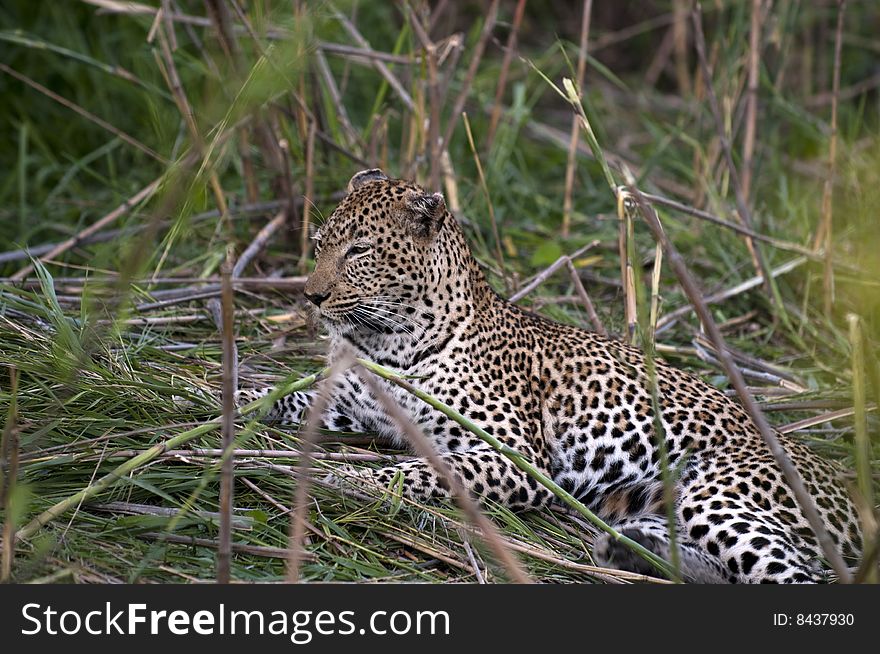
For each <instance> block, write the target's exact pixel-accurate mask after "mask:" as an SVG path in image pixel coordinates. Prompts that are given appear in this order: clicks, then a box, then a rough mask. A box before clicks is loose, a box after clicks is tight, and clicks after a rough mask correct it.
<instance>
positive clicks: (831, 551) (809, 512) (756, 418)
mask: <svg viewBox="0 0 880 654" xmlns="http://www.w3.org/2000/svg"><path fill="white" fill-rule="evenodd" d="M698 39H699V36H698ZM627 181H629V182H630V186H629V193H630V194H631V197H632V198H634V199H635V201H636V204H637V206H638V208H639V211H640V212H641V214H642V217H643V218H644V220H645V223H646V224H647V225H648V227H649V228H650V229H651V232H653V234H654V238H655V239H656V240H657V242H659V243H661V244H662V246H663V250H664V252H665V253H666V258H667V260H668V261H669V265H670V266H671V267H672V270H673V271H674V272H675V275H676V277H678V281H679V283H680V284H681V287H682V289H683V290H684V292H685V294H686V295H687V296H688V299H689V300H690V301H691V304H692V305H693V307H694V310H695V311H696V313H697V315H698V316H699V318H700V322H701V323H702V325H703V329H704V330H705V332H706V334H707V335H708V337H709V340H711V341H712V344H713V345H714V346H715V350H716V353H717V356H718V359H719V361H720V362H721V365H722V366H723V368H724V371H725V373H726V374H727V377H728V379H730V382H731V384H732V386H733V387H734V388H735V389H736V392H737V395H738V396H739V398H740V401H741V402H742V405H743V408H744V409H745V410H746V412H747V413H748V414H749V416H750V417H751V419H752V421H753V422H754V424H755V427H756V428H757V429H758V432H759V433H760V434H761V438H762V439H763V440H764V443H765V444H766V445H767V448H768V449H769V450H770V452H771V454H772V455H773V458H774V459H776V461H777V463H778V464H779V467H780V469H781V470H782V473H783V475H784V477H785V480H786V482H787V483H788V486H789V488H791V491H792V494H793V495H794V496H795V499H796V500H797V503H798V506H799V507H800V509H801V512H802V513H803V515H804V518H806V520H807V522H808V523H809V525H810V527H811V528H812V530H813V533H814V534H815V535H816V540H817V541H818V543H819V546H820V547H821V548H822V552H823V553H824V554H825V558H826V559H827V560H828V562H829V563H830V564H831V567H832V568H833V569H834V571H835V573H837V576H838V579H839V580H840V581H841V582H843V583H848V582H849V581H850V580H851V575H850V573H849V569H848V568H847V566H846V564H845V563H844V560H843V557H842V556H841V554H840V552H839V551H838V549H837V547H836V546H835V544H834V541H832V540H831V536H830V535H829V534H828V530H827V529H825V525H824V523H823V522H822V518H821V517H820V516H819V513H818V511H817V510H816V505H815V503H814V502H813V498H812V497H811V496H810V494H809V493H808V492H807V489H806V487H805V486H804V482H803V479H802V478H801V476H800V473H799V472H798V470H797V468H796V467H795V466H794V464H793V463H792V461H791V459H790V458H789V456H788V454H786V452H785V450H783V449H782V446H781V445H780V444H779V439H778V438H776V435H775V434H774V432H773V428H772V427H771V426H770V424H769V423H768V422H767V419H766V418H765V417H764V414H763V413H762V412H761V409H760V407H759V406H758V404H757V402H756V401H755V398H754V397H753V396H752V394H751V393H750V392H749V390H748V388H747V386H746V383H745V380H744V379H743V376H742V374H741V373H740V371H739V368H737V366H736V364H735V363H734V362H733V359H732V357H731V355H730V352H729V351H728V349H727V345H726V343H725V341H724V336H722V334H721V331H720V330H719V329H718V326H717V325H716V324H715V320H714V319H713V318H712V313H711V312H710V311H709V307H708V304H707V303H706V301H705V299H704V298H703V294H702V293H701V291H700V289H699V287H698V286H697V283H696V281H694V278H693V276H692V275H691V273H690V271H689V270H688V268H687V265H686V264H685V262H684V259H683V258H682V257H681V255H680V254H679V252H678V249H677V248H676V247H675V245H674V244H673V243H672V242H671V241H670V240H669V239H668V238H667V236H666V234H665V233H664V232H663V228H662V227H661V226H660V221H659V219H658V218H657V214H656V212H655V211H654V210H653V209H652V208H651V207H650V206H649V205H648V204H647V203H646V202H645V199H644V198H643V197H642V195H641V193H640V192H639V190H638V189H637V188H636V187H635V185H634V184H632V180H627Z"/></svg>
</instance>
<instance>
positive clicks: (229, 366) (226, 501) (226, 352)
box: [217, 250, 238, 584]
mask: <svg viewBox="0 0 880 654" xmlns="http://www.w3.org/2000/svg"><path fill="white" fill-rule="evenodd" d="M229 253H230V254H231V250H230V252H229ZM221 280H222V281H221V292H222V296H221V297H222V324H223V334H222V338H223V361H222V363H223V414H222V419H221V434H222V446H223V451H224V455H223V461H222V465H221V470H220V534H219V540H220V544H219V546H218V550H217V583H219V584H228V583H229V582H230V566H231V560H232V492H233V484H234V477H233V466H234V461H233V453H232V447H233V443H234V439H235V390H236V388H237V386H238V383H237V376H238V375H237V369H238V357H237V356H236V351H235V333H234V329H235V324H234V320H235V319H234V311H235V299H234V296H233V290H232V265H231V262H230V260H229V257H227V260H226V262H224V264H223V267H222V269H221Z"/></svg>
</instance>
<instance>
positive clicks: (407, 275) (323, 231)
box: [305, 168, 452, 332]
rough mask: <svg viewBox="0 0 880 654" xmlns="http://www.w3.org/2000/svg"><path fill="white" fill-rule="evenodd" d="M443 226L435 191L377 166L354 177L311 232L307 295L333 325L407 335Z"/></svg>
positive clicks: (442, 209) (443, 208)
mask: <svg viewBox="0 0 880 654" xmlns="http://www.w3.org/2000/svg"><path fill="white" fill-rule="evenodd" d="M449 222H452V218H451V217H450V216H449V214H448V212H447V211H446V203H445V202H444V201H443V196H442V195H441V194H440V193H428V192H426V191H425V190H424V189H422V188H421V187H419V186H418V185H416V184H413V183H411V182H406V181H403V180H395V179H389V178H388V177H387V176H386V175H385V173H383V172H382V171H381V170H379V169H375V168H374V169H371V170H364V171H361V172H359V173H357V174H356V175H355V176H354V177H352V178H351V181H350V182H349V183H348V195H347V196H346V197H345V198H344V199H343V200H342V202H341V203H340V204H339V206H338V207H336V209H335V210H334V211H333V213H332V214H331V215H330V217H329V218H328V219H327V221H326V222H325V223H324V224H323V225H322V226H321V227H320V229H318V231H317V233H316V234H315V237H314V239H315V270H314V272H312V274H311V275H310V276H309V279H308V281H307V283H306V287H305V296H306V298H308V299H309V301H311V302H312V303H313V304H314V305H315V306H316V307H317V308H318V312H319V313H320V315H321V317H322V318H323V319H324V321H325V322H326V323H327V324H328V326H330V327H331V328H336V329H338V330H347V329H367V330H372V331H394V332H400V331H403V332H407V331H412V327H413V325H414V324H417V323H418V317H419V312H421V311H422V310H423V309H424V308H425V303H424V295H425V289H426V288H427V285H428V283H429V281H430V280H431V278H432V275H435V272H436V271H435V270H434V267H435V262H434V261H433V260H432V257H431V256H429V252H430V250H431V244H432V242H433V241H434V239H436V238H437V235H438V233H440V231H441V230H442V229H444V223H449ZM435 279H436V275H435Z"/></svg>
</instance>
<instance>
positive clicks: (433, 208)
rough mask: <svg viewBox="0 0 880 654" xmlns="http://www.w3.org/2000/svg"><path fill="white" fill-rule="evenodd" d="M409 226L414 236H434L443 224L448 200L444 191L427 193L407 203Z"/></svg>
mask: <svg viewBox="0 0 880 654" xmlns="http://www.w3.org/2000/svg"><path fill="white" fill-rule="evenodd" d="M406 208H407V215H406V217H405V219H406V223H407V227H408V228H409V230H410V232H411V233H412V234H413V235H414V236H421V237H432V236H434V235H435V234H436V233H437V232H438V231H440V227H441V226H442V225H443V219H444V218H445V216H446V201H445V200H444V199H443V194H442V193H426V194H424V195H417V196H415V197H414V198H411V199H410V200H408V201H407V203H406Z"/></svg>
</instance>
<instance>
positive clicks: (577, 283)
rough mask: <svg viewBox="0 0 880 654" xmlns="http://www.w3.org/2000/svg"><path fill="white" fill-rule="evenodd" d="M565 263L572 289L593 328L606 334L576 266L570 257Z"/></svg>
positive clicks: (603, 334) (599, 332)
mask: <svg viewBox="0 0 880 654" xmlns="http://www.w3.org/2000/svg"><path fill="white" fill-rule="evenodd" d="M565 265H566V267H567V268H568V274H569V275H570V276H571V282H572V284H574V290H575V292H576V293H577V294H578V297H579V298H580V300H581V303H582V304H583V305H584V308H585V309H586V310H587V315H588V316H589V317H590V322H591V323H593V328H594V329H595V330H596V333H598V334H601V335H602V336H607V335H608V332H607V331H605V325H603V324H602V321H601V320H600V319H599V314H597V313H596V307H595V306H593V301H592V300H591V299H590V295H589V294H588V293H587V289H585V288H584V284H583V282H582V281H581V278H580V275H578V271H577V268H575V267H574V263H572V261H571V258H570V257H569V259H568V261H566V262H565Z"/></svg>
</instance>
